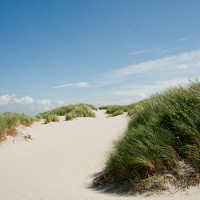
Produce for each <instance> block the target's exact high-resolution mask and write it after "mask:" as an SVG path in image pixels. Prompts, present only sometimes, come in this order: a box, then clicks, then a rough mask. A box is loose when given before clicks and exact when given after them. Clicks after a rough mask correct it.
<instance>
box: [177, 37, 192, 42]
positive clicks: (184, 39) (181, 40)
mask: <svg viewBox="0 0 200 200" xmlns="http://www.w3.org/2000/svg"><path fill="white" fill-rule="evenodd" d="M187 40H190V38H188V37H186V38H181V39H179V40H178V42H184V41H187Z"/></svg>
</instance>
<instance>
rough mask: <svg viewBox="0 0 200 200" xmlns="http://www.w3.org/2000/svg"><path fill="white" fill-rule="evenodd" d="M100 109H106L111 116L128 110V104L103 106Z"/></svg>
mask: <svg viewBox="0 0 200 200" xmlns="http://www.w3.org/2000/svg"><path fill="white" fill-rule="evenodd" d="M99 109H100V110H106V114H109V117H115V116H117V115H122V114H123V113H124V112H127V106H119V105H108V106H101V107H99Z"/></svg>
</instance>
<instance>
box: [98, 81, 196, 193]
mask: <svg viewBox="0 0 200 200" xmlns="http://www.w3.org/2000/svg"><path fill="white" fill-rule="evenodd" d="M129 109H130V116H132V117H131V120H130V122H129V125H128V128H127V130H126V131H125V134H124V136H123V137H122V138H121V139H119V140H118V141H117V142H116V143H115V146H114V150H113V151H112V152H111V153H110V155H109V157H108V160H107V163H106V167H105V169H104V171H103V175H101V176H99V177H98V178H96V179H95V180H94V186H98V187H100V188H103V187H105V186H106V187H108V188H110V189H114V190H115V191H116V188H118V189H119V190H120V191H125V190H126V191H127V190H128V191H129V192H131V193H136V192H138V191H139V192H143V191H146V190H154V189H166V187H167V186H166V185H165V184H164V182H165V181H164V180H166V175H167V174H170V176H172V177H173V179H174V180H176V181H175V182H174V185H175V186H180V187H184V186H189V185H195V184H198V183H199V181H200V83H199V82H198V81H195V82H191V83H190V84H189V85H188V87H185V88H184V87H181V86H179V87H175V88H170V89H168V90H166V91H165V92H163V93H160V94H155V95H153V96H152V97H151V98H149V99H146V100H143V101H142V102H140V103H137V104H132V106H129ZM152 177H153V178H152ZM158 177H162V178H161V179H159V178H158ZM152 180H154V181H153V182H152Z"/></svg>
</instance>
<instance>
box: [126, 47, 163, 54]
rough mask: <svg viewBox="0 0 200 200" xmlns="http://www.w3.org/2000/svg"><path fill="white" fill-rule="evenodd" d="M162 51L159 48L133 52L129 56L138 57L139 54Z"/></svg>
mask: <svg viewBox="0 0 200 200" xmlns="http://www.w3.org/2000/svg"><path fill="white" fill-rule="evenodd" d="M160 50H162V49H160V48H155V49H144V50H140V51H133V52H131V53H130V54H129V55H139V54H144V53H149V52H154V51H160Z"/></svg>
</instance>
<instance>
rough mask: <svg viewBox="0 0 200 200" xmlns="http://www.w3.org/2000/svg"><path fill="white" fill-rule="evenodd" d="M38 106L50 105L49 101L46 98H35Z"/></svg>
mask: <svg viewBox="0 0 200 200" xmlns="http://www.w3.org/2000/svg"><path fill="white" fill-rule="evenodd" d="M36 104H37V105H38V106H50V105H51V101H50V100H48V99H41V100H37V103H36Z"/></svg>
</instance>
